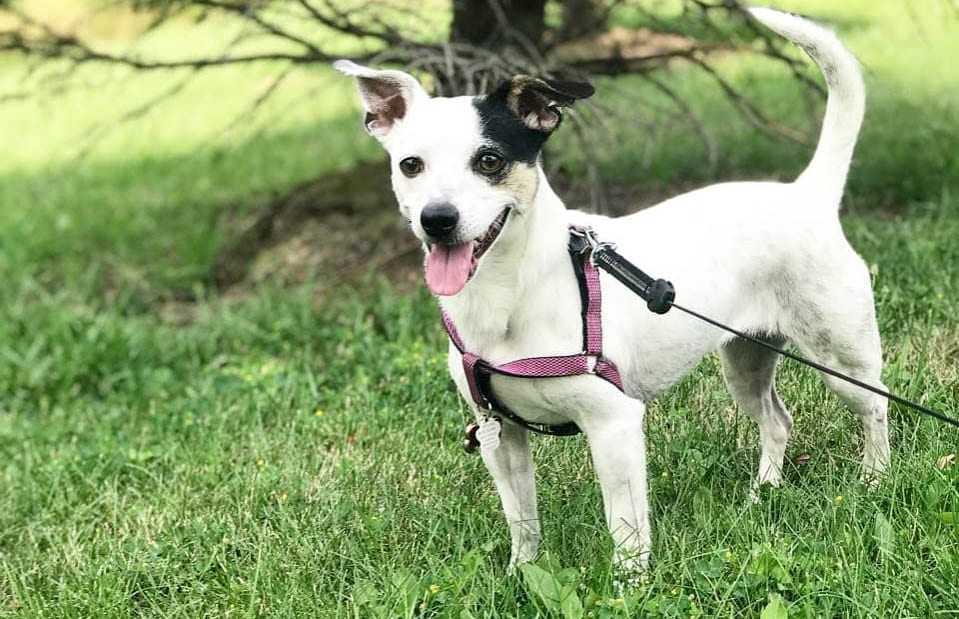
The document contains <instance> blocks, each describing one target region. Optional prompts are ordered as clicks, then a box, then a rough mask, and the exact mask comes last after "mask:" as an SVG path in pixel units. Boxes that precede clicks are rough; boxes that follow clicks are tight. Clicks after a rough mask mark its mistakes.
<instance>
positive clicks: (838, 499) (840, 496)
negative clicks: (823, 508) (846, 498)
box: [836, 494, 842, 505]
mask: <svg viewBox="0 0 959 619" xmlns="http://www.w3.org/2000/svg"><path fill="white" fill-rule="evenodd" d="M840 503H842V495H841V494H837V495H836V505H839V504H840Z"/></svg>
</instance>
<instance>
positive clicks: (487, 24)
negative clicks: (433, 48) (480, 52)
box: [450, 0, 546, 48]
mask: <svg viewBox="0 0 959 619" xmlns="http://www.w3.org/2000/svg"><path fill="white" fill-rule="evenodd" d="M494 2H496V3H498V6H499V10H500V12H501V14H502V22H503V23H501V21H500V20H498V19H497V16H496V11H495V10H494V9H493V8H492V7H491V3H494ZM545 7H546V0H453V23H452V25H451V27H450V41H451V42H453V43H468V44H470V45H476V46H478V47H487V48H497V47H504V46H507V45H511V44H512V45H516V44H517V43H519V44H524V45H525V44H532V45H533V46H534V47H536V48H539V46H540V44H541V43H542V41H543V32H544V31H545V28H546V24H545V22H544V19H543V18H544V14H545Z"/></svg>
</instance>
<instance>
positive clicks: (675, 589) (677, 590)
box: [670, 587, 679, 595]
mask: <svg viewBox="0 0 959 619" xmlns="http://www.w3.org/2000/svg"><path fill="white" fill-rule="evenodd" d="M670 594H672V595H679V589H677V588H676V587H673V589H672V590H671V591H670Z"/></svg>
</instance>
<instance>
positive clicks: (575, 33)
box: [559, 0, 606, 41]
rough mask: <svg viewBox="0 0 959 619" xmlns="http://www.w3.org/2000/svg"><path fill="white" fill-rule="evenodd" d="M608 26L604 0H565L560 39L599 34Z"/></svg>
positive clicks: (565, 39) (567, 39) (566, 39)
mask: <svg viewBox="0 0 959 619" xmlns="http://www.w3.org/2000/svg"><path fill="white" fill-rule="evenodd" d="M605 28H606V6H605V4H604V3H603V0H563V28H562V30H560V34H559V38H560V41H569V40H570V39H576V38H579V37H582V36H586V35H590V34H597V33H599V32H602V31H603V30H604V29H605Z"/></svg>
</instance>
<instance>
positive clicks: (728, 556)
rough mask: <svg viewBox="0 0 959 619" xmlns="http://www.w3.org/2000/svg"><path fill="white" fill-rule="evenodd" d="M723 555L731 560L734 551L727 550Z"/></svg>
mask: <svg viewBox="0 0 959 619" xmlns="http://www.w3.org/2000/svg"><path fill="white" fill-rule="evenodd" d="M723 556H724V557H726V560H727V561H729V560H730V559H732V558H733V553H732V552H730V551H728V550H727V551H726V552H724V553H723Z"/></svg>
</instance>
